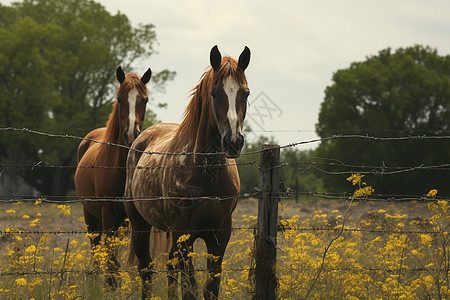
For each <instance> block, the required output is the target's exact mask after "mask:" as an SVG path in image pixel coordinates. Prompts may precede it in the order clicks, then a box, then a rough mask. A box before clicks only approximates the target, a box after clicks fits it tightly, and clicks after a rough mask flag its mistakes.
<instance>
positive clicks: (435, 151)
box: [316, 45, 450, 195]
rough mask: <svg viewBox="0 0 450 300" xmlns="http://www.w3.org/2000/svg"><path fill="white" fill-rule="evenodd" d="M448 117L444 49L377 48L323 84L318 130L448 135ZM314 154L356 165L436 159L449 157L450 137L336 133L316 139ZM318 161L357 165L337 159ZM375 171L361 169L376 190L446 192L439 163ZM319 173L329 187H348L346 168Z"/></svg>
mask: <svg viewBox="0 0 450 300" xmlns="http://www.w3.org/2000/svg"><path fill="white" fill-rule="evenodd" d="M449 125H450V56H449V55H445V56H440V55H438V53H437V51H436V50H434V49H431V48H429V47H423V46H419V45H416V46H414V47H409V48H400V49H398V50H396V51H395V52H394V51H392V50H391V49H385V50H382V51H380V52H379V53H378V55H376V56H371V57H368V58H367V59H366V61H364V62H355V63H352V64H351V66H350V67H349V68H348V69H344V70H339V71H337V72H336V73H334V75H333V84H332V85H331V86H329V87H327V88H326V90H325V99H324V101H323V102H322V104H321V109H320V113H319V120H318V123H317V125H316V130H317V133H318V135H319V136H320V137H329V136H331V135H334V134H363V135H366V134H367V135H370V136H377V137H401V136H409V135H448V133H449ZM317 154H318V155H319V156H321V157H324V158H327V159H334V162H338V163H337V164H350V165H357V166H363V165H365V166H380V167H381V166H386V167H403V166H404V167H407V166H410V167H413V166H420V165H424V166H431V165H441V164H445V163H449V162H450V140H449V139H436V140H430V139H421V140H406V141H373V140H369V139H336V140H327V141H324V142H322V143H321V144H320V146H319V147H318V149H317ZM324 169H325V170H326V171H359V168H350V169H349V168H343V167H336V166H329V167H324ZM378 170H379V169H378ZM379 171H382V170H379ZM391 171H392V170H391ZM380 175H382V176H378V175H375V176H371V177H369V176H368V177H366V178H367V180H368V184H371V185H373V186H374V187H375V190H376V191H377V192H381V193H390V194H405V193H406V194H416V195H417V194H425V193H426V192H427V191H428V190H429V189H430V188H437V189H438V190H439V193H440V194H441V195H450V185H449V184H448V170H444V168H436V169H433V170H421V171H413V172H404V173H400V174H396V175H386V174H384V175H383V174H382V173H380ZM325 176H326V186H327V188H328V189H329V190H330V191H344V190H347V189H348V184H347V182H346V181H345V176H347V175H342V176H330V175H325Z"/></svg>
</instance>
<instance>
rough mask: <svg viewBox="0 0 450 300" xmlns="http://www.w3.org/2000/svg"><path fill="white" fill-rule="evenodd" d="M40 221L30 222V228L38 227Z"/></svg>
mask: <svg viewBox="0 0 450 300" xmlns="http://www.w3.org/2000/svg"><path fill="white" fill-rule="evenodd" d="M39 222H40V220H39V219H34V220H33V221H31V222H30V227H34V226H37V225H39Z"/></svg>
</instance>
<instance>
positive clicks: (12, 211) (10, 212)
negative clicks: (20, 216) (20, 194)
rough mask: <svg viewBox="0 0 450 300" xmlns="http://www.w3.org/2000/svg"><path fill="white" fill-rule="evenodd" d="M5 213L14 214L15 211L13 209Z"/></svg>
mask: <svg viewBox="0 0 450 300" xmlns="http://www.w3.org/2000/svg"><path fill="white" fill-rule="evenodd" d="M6 213H8V214H15V213H16V211H15V210H14V209H8V210H7V211H6Z"/></svg>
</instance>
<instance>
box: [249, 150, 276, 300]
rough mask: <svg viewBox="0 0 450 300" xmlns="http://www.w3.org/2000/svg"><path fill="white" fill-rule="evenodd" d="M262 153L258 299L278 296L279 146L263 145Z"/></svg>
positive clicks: (257, 247) (256, 274)
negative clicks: (276, 269)
mask: <svg viewBox="0 0 450 300" xmlns="http://www.w3.org/2000/svg"><path fill="white" fill-rule="evenodd" d="M261 150H263V151H262V152H261V157H260V177H259V189H260V195H259V199H258V223H257V231H256V236H255V246H256V249H255V289H256V294H255V299H258V300H259V299H276V289H277V285H278V279H277V276H276V274H275V265H276V260H277V256H276V255H277V252H276V249H277V225H278V199H279V195H278V187H279V184H280V174H279V172H280V146H278V145H263V146H262V149H261Z"/></svg>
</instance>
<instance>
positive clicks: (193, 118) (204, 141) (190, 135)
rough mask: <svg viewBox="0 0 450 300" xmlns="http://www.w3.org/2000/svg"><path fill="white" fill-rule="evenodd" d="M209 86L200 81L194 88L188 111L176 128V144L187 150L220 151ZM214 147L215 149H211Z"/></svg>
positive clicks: (218, 134)
mask: <svg viewBox="0 0 450 300" xmlns="http://www.w3.org/2000/svg"><path fill="white" fill-rule="evenodd" d="M209 90H210V88H209V87H208V86H205V85H202V84H201V83H200V84H199V86H198V87H197V88H196V91H195V93H194V95H193V97H192V100H191V102H190V103H189V106H188V112H187V114H186V116H185V119H184V121H183V122H182V123H181V125H180V128H179V130H178V136H177V137H176V139H175V140H177V141H178V142H177V144H178V146H179V147H182V148H184V149H185V151H187V152H196V153H201V152H207V153H210V152H215V151H220V149H221V144H220V143H221V142H220V133H219V130H218V128H217V125H216V124H215V118H214V115H213V111H212V108H211V107H210V103H209V100H208V99H207V97H208V95H209ZM213 149H216V150H215V151H211V150H213Z"/></svg>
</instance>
